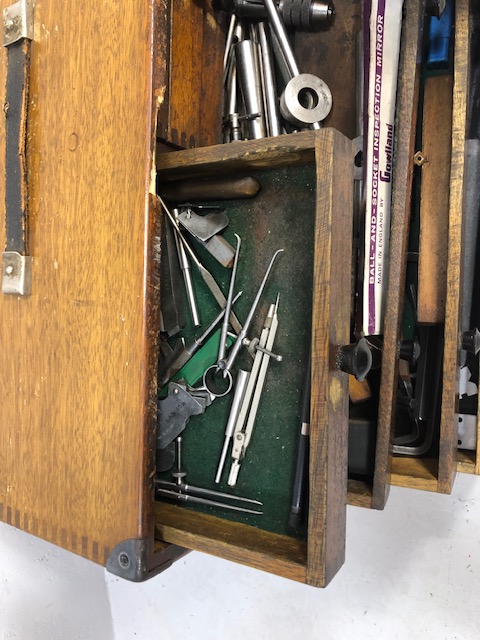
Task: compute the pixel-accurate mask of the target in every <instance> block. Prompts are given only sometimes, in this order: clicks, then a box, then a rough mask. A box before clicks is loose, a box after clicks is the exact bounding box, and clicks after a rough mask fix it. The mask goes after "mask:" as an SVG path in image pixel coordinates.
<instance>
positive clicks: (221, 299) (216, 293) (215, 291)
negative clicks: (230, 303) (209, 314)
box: [157, 195, 242, 334]
mask: <svg viewBox="0 0 480 640" xmlns="http://www.w3.org/2000/svg"><path fill="white" fill-rule="evenodd" d="M157 198H158V200H159V202H160V204H161V205H162V207H163V210H164V211H165V213H166V214H167V216H168V218H169V219H170V222H171V223H172V224H173V226H174V227H175V229H176V230H177V232H178V236H179V238H180V241H181V243H182V244H183V246H184V247H185V250H186V251H187V253H188V254H189V255H190V257H191V258H192V260H193V262H194V264H195V266H196V267H197V269H198V271H199V272H200V275H201V277H202V279H203V281H204V282H205V284H206V285H207V287H208V288H209V289H210V292H211V293H212V295H213V297H214V298H215V300H216V301H217V303H218V304H219V306H220V308H222V309H224V308H225V305H226V302H227V301H226V298H225V296H224V295H223V293H222V290H221V289H220V287H219V286H218V284H217V282H216V280H215V278H214V277H213V276H212V274H211V273H210V271H208V269H206V268H205V267H204V266H203V264H202V263H201V262H200V260H199V259H198V258H197V256H196V255H195V252H194V251H193V249H192V248H191V246H190V245H189V244H188V242H187V241H186V240H185V238H184V236H183V234H182V232H181V230H180V227H179V226H178V223H177V221H176V220H175V218H174V216H173V215H172V213H171V211H170V210H169V208H168V207H167V205H166V204H165V202H164V200H163V199H162V198H161V197H160V196H159V195H157ZM230 324H231V326H232V328H233V330H234V331H235V332H236V333H237V334H239V333H240V332H241V331H242V325H241V324H240V322H239V321H238V318H237V317H236V315H235V314H234V313H233V312H232V313H231V314H230Z"/></svg>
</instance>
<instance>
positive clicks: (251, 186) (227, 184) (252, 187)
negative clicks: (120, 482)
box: [159, 176, 260, 202]
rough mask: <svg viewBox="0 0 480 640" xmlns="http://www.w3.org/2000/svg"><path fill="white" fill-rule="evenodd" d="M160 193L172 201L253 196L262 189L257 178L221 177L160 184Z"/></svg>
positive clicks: (231, 198)
mask: <svg viewBox="0 0 480 640" xmlns="http://www.w3.org/2000/svg"><path fill="white" fill-rule="evenodd" d="M159 190H160V195H161V196H162V198H166V199H167V200H170V201H172V202H189V201H191V200H194V201H199V200H234V199H236V198H253V197H254V196H256V195H257V193H258V192H259V191H260V183H259V182H258V180H257V179H256V178H253V177H251V176H247V177H246V178H220V179H218V178H217V179H215V180H181V181H178V182H172V183H168V184H163V185H162V184H161V185H160V189H159Z"/></svg>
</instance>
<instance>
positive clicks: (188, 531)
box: [155, 503, 306, 582]
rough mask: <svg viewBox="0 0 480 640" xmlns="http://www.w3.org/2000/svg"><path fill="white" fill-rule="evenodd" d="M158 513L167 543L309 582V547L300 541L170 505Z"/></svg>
mask: <svg viewBox="0 0 480 640" xmlns="http://www.w3.org/2000/svg"><path fill="white" fill-rule="evenodd" d="M155 512H156V514H155V522H156V535H157V536H158V537H159V538H161V539H162V540H165V541H166V542H170V543H174V544H178V545H181V546H183V547H187V548H189V549H194V550H196V551H203V552H206V553H209V554H211V555H215V556H219V557H221V558H224V559H226V560H231V561H233V562H238V563H240V564H246V565H248V566H251V567H254V568H256V569H262V570H263V571H268V572H270V573H275V574H277V575H281V576H283V577H285V578H290V579H291V580H297V581H300V582H305V580H306V570H305V565H306V545H305V543H304V542H301V541H300V540H296V539H295V538H290V537H288V536H281V535H278V534H274V533H269V532H266V531H262V530H261V529H257V528H256V527H251V526H248V525H245V524H239V523H237V522H229V521H227V520H222V519H221V518H217V517H215V516H210V515H206V514H200V513H195V512H193V511H190V510H187V509H184V508H182V507H178V506H175V505H170V504H166V503H157V505H156V506H155Z"/></svg>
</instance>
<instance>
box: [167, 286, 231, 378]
mask: <svg viewBox="0 0 480 640" xmlns="http://www.w3.org/2000/svg"><path fill="white" fill-rule="evenodd" d="M242 293H243V291H239V292H238V293H237V295H236V296H235V297H234V298H233V300H232V305H233V304H235V302H236V301H237V300H238V299H239V298H240V296H241V295H242ZM224 315H225V309H222V311H220V313H219V314H218V315H217V317H216V318H215V319H214V320H213V321H212V322H211V323H210V324H209V325H208V327H207V328H206V329H205V331H204V332H203V333H202V335H201V336H199V337H198V338H195V339H194V341H193V342H192V343H190V344H189V345H188V346H187V347H185V345H183V349H175V356H174V357H172V358H170V359H169V360H168V361H167V362H165V365H164V366H163V367H161V369H160V371H159V374H158V375H159V383H158V386H159V388H160V389H161V388H162V387H164V386H165V385H166V384H167V383H168V382H169V380H170V379H171V378H173V377H174V376H175V374H177V373H178V372H179V371H180V369H181V368H182V367H183V366H184V365H186V364H187V362H188V361H189V360H190V358H192V356H194V355H195V354H196V353H197V351H198V350H199V349H200V347H201V346H202V345H203V343H204V342H205V340H206V339H207V338H208V336H209V335H210V334H211V333H212V332H213V331H214V330H215V329H216V328H217V327H218V325H219V324H220V322H221V320H222V318H223V317H224Z"/></svg>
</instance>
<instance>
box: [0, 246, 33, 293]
mask: <svg viewBox="0 0 480 640" xmlns="http://www.w3.org/2000/svg"><path fill="white" fill-rule="evenodd" d="M31 292H32V257H31V256H22V255H21V254H20V253H17V252H16V251H4V252H3V254H2V293H6V294H13V295H17V296H29V295H30V294H31Z"/></svg>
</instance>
